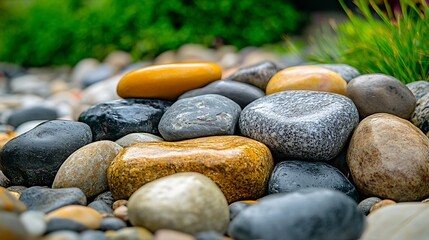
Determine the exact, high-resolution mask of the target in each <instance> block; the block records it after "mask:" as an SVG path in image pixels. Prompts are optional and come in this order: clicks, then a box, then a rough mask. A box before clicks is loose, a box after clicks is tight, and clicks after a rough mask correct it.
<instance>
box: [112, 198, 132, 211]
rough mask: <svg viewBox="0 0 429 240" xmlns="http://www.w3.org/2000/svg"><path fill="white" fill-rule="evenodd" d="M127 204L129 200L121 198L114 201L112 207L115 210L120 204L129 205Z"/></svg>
mask: <svg viewBox="0 0 429 240" xmlns="http://www.w3.org/2000/svg"><path fill="white" fill-rule="evenodd" d="M127 204H128V200H125V199H119V200H116V201H115V202H114V203H113V205H112V209H113V210H115V209H117V208H118V207H120V206H127Z"/></svg>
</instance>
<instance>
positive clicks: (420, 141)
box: [347, 113, 429, 201]
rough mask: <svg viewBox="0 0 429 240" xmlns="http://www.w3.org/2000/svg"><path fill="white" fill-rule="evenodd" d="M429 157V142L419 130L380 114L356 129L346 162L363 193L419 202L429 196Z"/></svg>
mask: <svg viewBox="0 0 429 240" xmlns="http://www.w3.org/2000/svg"><path fill="white" fill-rule="evenodd" d="M428 156H429V139H428V137H427V136H426V135H424V134H423V133H422V132H421V131H420V130H419V129H418V128H417V127H415V126H414V125H412V124H411V123H410V122H409V121H407V120H404V119H402V118H399V117H396V116H394V115H391V114H387V113H379V114H373V115H371V116H369V117H367V118H365V119H364V120H362V121H361V122H360V123H359V125H358V126H357V127H356V129H355V131H354V133H353V136H352V139H351V142H350V145H349V150H348V153H347V163H348V165H349V167H350V172H351V174H352V176H353V180H354V182H355V184H356V187H357V188H358V189H359V190H360V192H361V193H363V194H366V195H369V196H376V197H380V198H383V199H392V200H395V201H416V200H422V199H424V198H425V197H428V196H429V185H428V184H427V180H428V179H429V168H428V165H429V158H428ZM404 163H406V164H404Z"/></svg>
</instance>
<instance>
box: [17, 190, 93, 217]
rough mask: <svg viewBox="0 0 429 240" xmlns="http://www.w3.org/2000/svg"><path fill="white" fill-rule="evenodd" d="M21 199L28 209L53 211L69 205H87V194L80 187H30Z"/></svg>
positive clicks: (45, 211) (22, 194) (44, 211)
mask: <svg viewBox="0 0 429 240" xmlns="http://www.w3.org/2000/svg"><path fill="white" fill-rule="evenodd" d="M20 200H21V201H22V202H23V203H25V205H26V206H27V208H28V210H34V211H40V212H43V213H49V212H52V211H54V210H56V209H58V208H62V207H65V206H68V205H86V203H87V202H86V197H85V194H84V193H83V192H82V190H80V189H79V188H61V189H51V188H44V187H38V186H35V187H30V188H27V189H26V190H24V191H23V192H22V193H21V197H20Z"/></svg>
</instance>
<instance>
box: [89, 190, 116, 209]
mask: <svg viewBox="0 0 429 240" xmlns="http://www.w3.org/2000/svg"><path fill="white" fill-rule="evenodd" d="M98 200H100V201H103V202H104V203H106V204H107V205H108V206H110V207H112V205H113V203H114V202H115V199H114V198H113V195H112V192H110V191H107V192H104V193H101V194H99V195H98V196H97V197H95V199H94V201H98Z"/></svg>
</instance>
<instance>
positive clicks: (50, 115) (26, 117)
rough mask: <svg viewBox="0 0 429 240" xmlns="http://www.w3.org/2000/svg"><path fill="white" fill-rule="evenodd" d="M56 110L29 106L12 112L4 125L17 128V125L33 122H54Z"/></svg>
mask: <svg viewBox="0 0 429 240" xmlns="http://www.w3.org/2000/svg"><path fill="white" fill-rule="evenodd" d="M57 117H58V113H57V110H56V109H54V108H51V107H45V106H31V107H24V108H18V109H15V110H12V112H11V113H10V115H9V117H8V118H7V119H6V123H7V124H9V125H11V126H13V127H15V128H16V127H18V126H19V125H21V124H23V123H25V122H28V121H33V120H54V119H57Z"/></svg>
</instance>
